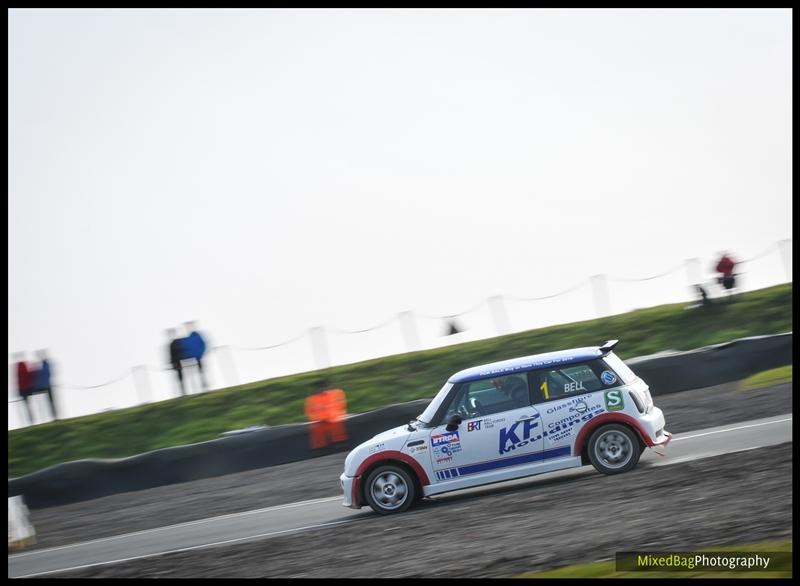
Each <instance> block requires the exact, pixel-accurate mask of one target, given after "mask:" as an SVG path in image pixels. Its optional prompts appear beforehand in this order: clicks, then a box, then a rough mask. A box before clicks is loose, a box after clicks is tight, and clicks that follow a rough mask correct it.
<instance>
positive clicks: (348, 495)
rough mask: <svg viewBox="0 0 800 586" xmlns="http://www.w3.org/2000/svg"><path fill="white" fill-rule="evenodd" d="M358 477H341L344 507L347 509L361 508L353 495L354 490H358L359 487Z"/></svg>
mask: <svg viewBox="0 0 800 586" xmlns="http://www.w3.org/2000/svg"><path fill="white" fill-rule="evenodd" d="M357 481H358V477H352V476H345V475H344V474H342V475H341V476H340V477H339V484H340V485H341V487H342V493H343V496H344V498H343V499H342V505H343V506H345V507H349V508H351V509H360V508H361V507H360V506H359V505H358V504H357V503H356V499H355V498H354V495H353V489H355V488H357V486H358V482H357Z"/></svg>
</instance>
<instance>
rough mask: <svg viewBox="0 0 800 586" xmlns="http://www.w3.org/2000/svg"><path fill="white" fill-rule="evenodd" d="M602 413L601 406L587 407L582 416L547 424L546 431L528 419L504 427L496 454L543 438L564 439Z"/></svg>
mask: <svg viewBox="0 0 800 586" xmlns="http://www.w3.org/2000/svg"><path fill="white" fill-rule="evenodd" d="M609 392H614V391H609ZM603 411H604V409H603V406H602V405H595V406H594V407H589V408H588V409H587V411H586V412H585V413H584V414H583V415H581V414H579V413H575V414H574V415H569V416H567V417H565V418H563V419H561V420H559V421H555V422H552V423H550V424H548V429H547V430H546V431H545V430H541V431H540V430H539V429H537V428H538V426H539V422H538V421H534V420H530V419H529V420H526V421H517V422H516V423H515V424H514V425H512V426H510V427H507V428H506V427H504V428H503V429H501V430H500V438H499V439H500V447H499V451H498V453H499V454H505V453H508V452H510V451H512V450H516V449H517V448H521V447H523V446H526V445H528V444H532V443H534V442H537V441H539V440H540V439H542V438H545V437H546V438H548V439H550V440H551V441H558V440H561V439H564V438H565V437H568V436H569V435H571V434H572V430H573V429H577V428H578V427H576V426H577V425H578V424H579V423H585V422H586V421H589V420H590V419H591V418H592V417H594V416H595V415H599V414H600V413H602V412H603Z"/></svg>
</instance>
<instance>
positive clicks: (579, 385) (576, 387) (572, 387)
mask: <svg viewBox="0 0 800 586" xmlns="http://www.w3.org/2000/svg"><path fill="white" fill-rule="evenodd" d="M575 391H583V392H584V393H585V392H586V387H584V386H583V381H578V382H574V383H567V384H565V385H564V392H565V393H574V392H575Z"/></svg>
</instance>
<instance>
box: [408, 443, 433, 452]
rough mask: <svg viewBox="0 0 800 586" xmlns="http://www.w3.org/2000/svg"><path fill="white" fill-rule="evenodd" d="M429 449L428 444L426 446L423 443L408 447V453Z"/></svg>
mask: <svg viewBox="0 0 800 586" xmlns="http://www.w3.org/2000/svg"><path fill="white" fill-rule="evenodd" d="M427 451H428V446H426V445H424V444H423V445H421V446H413V447H410V448H408V453H409V454H416V453H417V452H427Z"/></svg>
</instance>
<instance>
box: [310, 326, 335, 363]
mask: <svg viewBox="0 0 800 586" xmlns="http://www.w3.org/2000/svg"><path fill="white" fill-rule="evenodd" d="M309 333H310V334H311V349H312V351H313V352H314V362H315V363H316V365H317V368H319V369H322V368H328V367H329V366H330V365H331V357H330V354H329V352H328V343H327V341H326V340H325V328H324V327H323V326H317V327H315V328H311V330H310V332H309Z"/></svg>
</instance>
